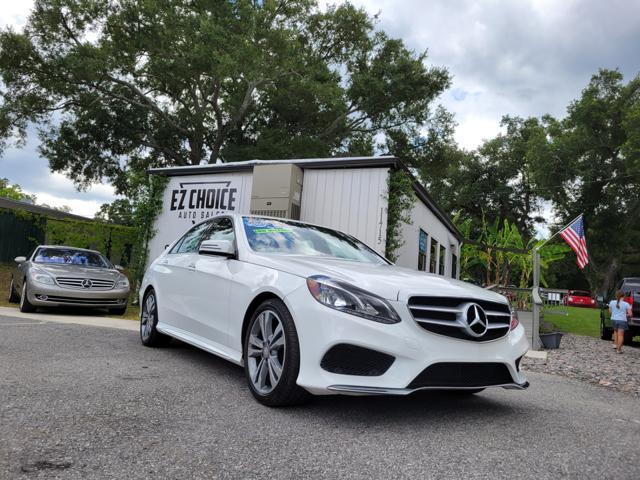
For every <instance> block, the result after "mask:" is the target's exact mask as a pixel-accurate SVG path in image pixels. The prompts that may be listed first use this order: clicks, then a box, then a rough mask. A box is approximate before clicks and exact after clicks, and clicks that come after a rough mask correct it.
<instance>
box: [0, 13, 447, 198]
mask: <svg viewBox="0 0 640 480" xmlns="http://www.w3.org/2000/svg"><path fill="white" fill-rule="evenodd" d="M375 23H376V17H371V16H369V15H368V14H367V13H366V12H365V10H364V9H362V8H356V7H354V6H353V5H351V4H349V3H343V4H340V5H337V6H328V7H326V8H320V7H319V6H318V5H317V3H316V2H315V1H314V0H289V1H286V2H283V1H273V0H265V1H263V2H255V1H252V0H215V1H207V2H205V1H194V2H184V1H183V0H166V1H162V2H156V1H150V0H143V1H130V0H120V1H114V2H108V1H103V0H99V1H96V0H40V1H39V2H36V4H35V7H34V10H33V12H32V15H31V16H30V17H29V20H28V22H27V24H26V26H25V28H24V30H22V31H19V32H16V31H13V30H11V29H8V28H6V29H4V30H2V31H0V75H1V78H2V82H0V92H1V94H2V104H1V105H0V139H5V140H7V139H12V138H18V139H19V141H18V143H20V142H23V141H24V138H25V135H26V126H27V125H28V124H29V123H30V122H33V123H36V124H38V125H39V127H40V131H41V140H42V144H41V148H40V153H41V154H42V155H43V156H45V157H46V158H48V160H49V163H50V166H51V168H52V170H53V171H57V172H64V173H65V174H66V175H67V176H69V177H70V178H72V179H73V180H74V181H75V182H76V184H77V185H78V186H80V187H84V186H87V185H89V184H91V183H92V182H95V181H99V180H102V179H104V178H106V179H108V180H109V181H111V183H113V184H114V186H115V187H116V191H117V192H119V193H127V194H128V193H129V191H128V189H129V184H128V183H127V180H128V178H129V177H128V173H129V172H132V171H135V172H142V171H144V170H145V169H146V168H147V167H148V166H151V165H153V166H167V165H197V164H200V163H213V162H215V161H217V160H222V161H233V160H239V159H242V160H245V159H247V158H265V159H269V158H289V157H297V158H300V157H312V156H329V155H333V154H344V153H347V152H348V153H355V152H370V151H372V149H373V146H374V138H380V137H384V136H385V135H386V134H387V133H388V132H390V131H393V130H394V129H398V128H403V127H405V126H406V127H407V128H409V126H411V127H412V128H419V127H420V126H421V125H422V124H423V123H425V122H426V120H427V119H428V116H429V106H430V103H431V102H432V101H433V99H434V98H436V97H437V96H438V95H439V94H440V93H441V92H442V91H443V89H445V88H446V87H447V86H448V85H449V81H450V78H449V74H448V72H447V71H446V69H444V68H435V67H427V66H426V54H425V53H415V52H413V51H411V50H409V49H408V48H407V47H406V46H405V45H404V44H403V42H402V41H400V40H397V39H393V38H389V37H388V36H387V35H386V34H385V33H384V32H382V31H380V30H378V29H377V28H376V25H375ZM53 112H57V113H56V115H55V116H54V115H52V113H53Z"/></svg>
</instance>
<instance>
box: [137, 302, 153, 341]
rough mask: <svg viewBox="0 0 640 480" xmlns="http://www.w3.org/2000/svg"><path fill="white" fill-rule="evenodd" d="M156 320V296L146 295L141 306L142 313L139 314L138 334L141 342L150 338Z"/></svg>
mask: <svg viewBox="0 0 640 480" xmlns="http://www.w3.org/2000/svg"><path fill="white" fill-rule="evenodd" d="M155 318H156V296H155V295H154V294H153V293H150V294H149V295H147V298H146V299H145V301H144V305H142V313H141V314H140V334H141V335H142V339H143V340H145V341H146V340H148V339H149V337H150V336H151V330H152V329H153V326H154V323H155Z"/></svg>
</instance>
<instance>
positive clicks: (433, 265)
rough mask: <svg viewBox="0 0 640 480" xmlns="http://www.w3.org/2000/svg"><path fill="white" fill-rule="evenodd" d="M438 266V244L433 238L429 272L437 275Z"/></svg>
mask: <svg viewBox="0 0 640 480" xmlns="http://www.w3.org/2000/svg"><path fill="white" fill-rule="evenodd" d="M437 265H438V242H436V241H435V240H434V239H433V237H431V251H430V254H429V272H431V273H436V266H437Z"/></svg>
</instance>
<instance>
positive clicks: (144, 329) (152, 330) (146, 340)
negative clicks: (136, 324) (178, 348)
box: [140, 289, 171, 348]
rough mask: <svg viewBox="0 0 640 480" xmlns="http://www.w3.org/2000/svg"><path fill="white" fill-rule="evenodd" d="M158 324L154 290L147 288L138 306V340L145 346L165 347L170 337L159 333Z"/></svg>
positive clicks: (169, 341)
mask: <svg viewBox="0 0 640 480" xmlns="http://www.w3.org/2000/svg"><path fill="white" fill-rule="evenodd" d="M156 325H158V302H157V299H156V292H155V291H154V290H153V289H151V290H149V291H148V292H147V293H146V294H145V296H144V300H143V301H142V305H141V306H140V341H141V342H142V344H143V345H144V346H145V347H152V348H155V347H166V346H167V345H169V343H171V337H170V336H168V335H165V334H163V333H160V332H159V331H158V330H157V328H156Z"/></svg>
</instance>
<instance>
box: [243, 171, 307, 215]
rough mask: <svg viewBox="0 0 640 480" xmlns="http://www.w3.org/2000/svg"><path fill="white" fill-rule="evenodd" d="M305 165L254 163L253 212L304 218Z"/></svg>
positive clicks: (255, 213)
mask: <svg viewBox="0 0 640 480" xmlns="http://www.w3.org/2000/svg"><path fill="white" fill-rule="evenodd" d="M302 176H303V173H302V169H301V168H300V167H298V166H297V165H294V164H292V163H274V164H273V165H256V166H255V167H253V186H252V190H251V213H252V214H254V215H265V216H268V217H280V218H291V219H293V220H300V199H301V197H302Z"/></svg>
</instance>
